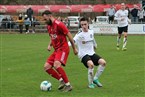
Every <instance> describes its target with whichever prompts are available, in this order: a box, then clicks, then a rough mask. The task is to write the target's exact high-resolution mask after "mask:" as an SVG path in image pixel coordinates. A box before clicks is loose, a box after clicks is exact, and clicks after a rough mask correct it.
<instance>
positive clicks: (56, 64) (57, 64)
mask: <svg viewBox="0 0 145 97" xmlns="http://www.w3.org/2000/svg"><path fill="white" fill-rule="evenodd" d="M53 66H54V68H56V69H57V68H58V67H60V66H61V62H59V61H55V62H54V65H53Z"/></svg>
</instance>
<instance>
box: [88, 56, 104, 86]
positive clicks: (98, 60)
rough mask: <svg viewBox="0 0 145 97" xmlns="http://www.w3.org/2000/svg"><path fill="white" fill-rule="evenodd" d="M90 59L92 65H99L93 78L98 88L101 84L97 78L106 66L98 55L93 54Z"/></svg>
mask: <svg viewBox="0 0 145 97" xmlns="http://www.w3.org/2000/svg"><path fill="white" fill-rule="evenodd" d="M91 59H92V60H93V63H94V64H95V65H99V66H98V68H97V71H96V74H95V76H94V81H93V82H94V83H95V84H96V85H97V86H98V87H102V84H101V83H100V82H99V77H100V75H101V74H102V72H103V71H104V69H105V66H106V61H105V60H104V59H103V58H101V57H100V56H99V55H97V54H94V55H93V56H92V57H91Z"/></svg>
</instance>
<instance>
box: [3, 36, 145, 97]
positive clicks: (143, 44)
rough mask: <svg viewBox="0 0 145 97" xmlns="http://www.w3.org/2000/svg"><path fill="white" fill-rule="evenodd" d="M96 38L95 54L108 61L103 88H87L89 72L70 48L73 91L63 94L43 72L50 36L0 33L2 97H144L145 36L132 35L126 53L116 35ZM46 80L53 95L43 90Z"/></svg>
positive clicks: (68, 67)
mask: <svg viewBox="0 0 145 97" xmlns="http://www.w3.org/2000/svg"><path fill="white" fill-rule="evenodd" d="M95 39H96V41H97V44H98V48H97V50H96V52H97V53H98V54H99V55H101V56H102V57H103V58H104V59H105V60H106V61H107V67H106V68H105V71H104V72H103V74H102V76H101V77H100V81H101V83H102V84H103V87H102V88H98V87H96V88H95V89H89V88H87V84H88V80H87V69H86V68H85V67H84V66H83V64H82V63H81V62H80V61H79V59H78V57H77V56H75V55H74V54H73V52H72V49H71V52H70V55H69V58H68V62H67V65H66V67H65V70H66V72H67V75H68V77H69V79H70V82H71V84H72V86H73V91H71V92H68V93H63V92H61V91H59V90H57V87H58V85H59V83H58V81H57V80H55V79H53V78H52V77H50V76H49V75H48V74H47V73H46V72H45V71H44V70H43V64H44V62H45V61H46V59H47V57H48V56H49V55H50V54H51V53H52V51H51V52H48V51H47V45H48V41H49V36H48V34H29V35H25V34H22V35H20V34H0V75H1V76H0V78H1V79H0V90H1V91H0V95H1V96H0V97H145V80H144V78H145V75H144V74H145V62H144V60H145V36H143V35H139V36H137V35H129V36H128V43H127V48H128V49H127V51H122V50H120V51H117V50H116V36H100V35H95ZM96 69H97V67H95V71H96ZM43 80H49V81H50V82H51V83H52V90H51V91H50V92H43V91H41V90H40V88H39V86H40V83H41V82H42V81H43Z"/></svg>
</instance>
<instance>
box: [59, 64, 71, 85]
mask: <svg viewBox="0 0 145 97" xmlns="http://www.w3.org/2000/svg"><path fill="white" fill-rule="evenodd" d="M56 70H57V72H58V73H59V74H60V75H61V77H62V79H63V80H64V82H65V83H68V82H69V81H68V78H67V75H66V73H65V71H64V69H63V68H62V67H58V68H57V69H56Z"/></svg>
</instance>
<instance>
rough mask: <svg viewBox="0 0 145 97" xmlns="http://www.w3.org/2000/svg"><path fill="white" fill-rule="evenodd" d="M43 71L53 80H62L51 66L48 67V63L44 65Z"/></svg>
mask: <svg viewBox="0 0 145 97" xmlns="http://www.w3.org/2000/svg"><path fill="white" fill-rule="evenodd" d="M44 70H45V71H46V72H47V73H48V74H49V75H51V76H52V77H53V78H55V79H57V80H60V81H61V80H62V78H61V76H60V75H59V74H58V73H57V72H56V71H55V70H54V69H53V68H52V65H50V64H49V63H47V62H46V63H45V64H44Z"/></svg>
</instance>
